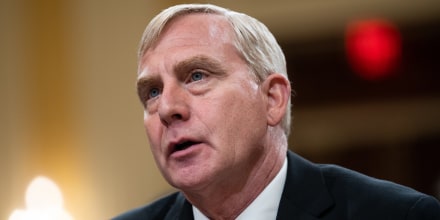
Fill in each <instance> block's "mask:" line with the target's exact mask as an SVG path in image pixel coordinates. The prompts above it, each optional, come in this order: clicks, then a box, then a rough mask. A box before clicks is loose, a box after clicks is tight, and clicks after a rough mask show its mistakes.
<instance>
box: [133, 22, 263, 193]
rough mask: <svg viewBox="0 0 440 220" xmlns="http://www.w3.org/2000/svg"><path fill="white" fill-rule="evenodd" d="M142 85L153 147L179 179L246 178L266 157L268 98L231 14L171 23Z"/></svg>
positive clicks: (188, 184)
mask: <svg viewBox="0 0 440 220" xmlns="http://www.w3.org/2000/svg"><path fill="white" fill-rule="evenodd" d="M138 93H139V96H140V98H141V100H142V102H143V104H144V105H145V113H144V126H145V129H146V133H147V136H148V138H149V141H150V146H151V150H152V152H153V155H154V158H155V160H156V163H157V165H158V167H159V169H160V170H161V172H162V174H163V175H164V177H165V178H166V179H167V181H168V182H169V183H170V184H171V185H173V186H175V187H177V188H179V189H183V190H203V189H206V188H208V187H211V186H221V185H225V184H226V183H228V184H230V182H231V181H236V182H237V183H238V182H241V181H246V179H247V175H252V171H253V170H255V169H256V168H255V167H256V164H259V163H260V162H261V160H262V156H263V155H264V154H265V151H266V149H265V148H264V147H263V146H264V144H263V138H264V137H265V135H266V132H267V119H266V114H267V112H266V111H267V107H266V103H267V98H266V96H265V95H264V93H263V92H262V90H261V87H260V86H259V85H258V84H257V83H256V82H255V80H254V77H253V76H252V74H251V73H250V70H249V68H248V66H247V64H246V62H245V61H244V60H243V59H242V58H241V57H240V55H239V54H238V52H237V51H236V49H235V47H234V46H233V33H232V32H231V27H230V26H229V24H228V23H227V21H226V20H225V19H224V18H223V17H221V16H218V15H206V14H192V15H185V16H183V17H179V18H177V19H175V20H173V21H172V22H171V23H169V24H168V25H167V26H166V28H165V30H164V32H163V33H162V35H161V37H160V39H159V41H158V42H157V44H156V45H155V46H154V47H152V48H150V49H149V50H148V51H147V52H146V53H145V55H144V56H143V59H142V60H141V68H140V73H139V76H138Z"/></svg>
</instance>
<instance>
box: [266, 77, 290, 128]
mask: <svg viewBox="0 0 440 220" xmlns="http://www.w3.org/2000/svg"><path fill="white" fill-rule="evenodd" d="M263 84H264V85H263V86H264V90H265V93H266V95H267V97H266V98H267V123H268V125H270V126H275V125H277V124H280V123H281V121H282V119H283V117H284V115H285V113H286V111H287V105H288V103H289V99H290V83H289V80H287V79H286V77H284V76H283V75H281V74H278V73H273V74H271V75H269V76H268V77H267V78H266V80H265V81H264V82H263Z"/></svg>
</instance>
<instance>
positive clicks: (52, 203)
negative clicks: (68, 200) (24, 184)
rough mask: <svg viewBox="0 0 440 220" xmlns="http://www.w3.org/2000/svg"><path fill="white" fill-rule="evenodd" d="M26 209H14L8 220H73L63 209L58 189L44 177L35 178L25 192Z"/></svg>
mask: <svg viewBox="0 0 440 220" xmlns="http://www.w3.org/2000/svg"><path fill="white" fill-rule="evenodd" d="M25 201H26V209H24V210H21V209H16V210H14V212H12V214H11V216H10V217H9V220H73V217H72V216H71V215H70V214H69V213H68V212H67V211H65V210H64V208H63V195H62V193H61V190H60V189H59V187H58V186H57V185H56V184H55V183H54V182H53V181H52V180H50V179H48V178H46V177H42V176H39V177H36V178H35V179H34V180H33V181H32V182H31V183H30V184H29V186H28V188H27V190H26V196H25Z"/></svg>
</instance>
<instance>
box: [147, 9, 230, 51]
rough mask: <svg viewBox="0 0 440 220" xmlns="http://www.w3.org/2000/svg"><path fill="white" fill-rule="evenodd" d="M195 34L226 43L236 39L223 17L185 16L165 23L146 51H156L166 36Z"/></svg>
mask: <svg viewBox="0 0 440 220" xmlns="http://www.w3.org/2000/svg"><path fill="white" fill-rule="evenodd" d="M194 33H203V34H204V33H206V34H208V36H209V37H210V38H211V39H212V40H216V41H221V42H224V43H227V42H229V43H230V42H231V41H232V40H233V39H234V35H233V31H232V26H231V24H230V23H229V21H228V19H227V18H226V17H225V16H223V15H219V14H213V13H202V12H198V13H191V14H183V15H179V16H176V17H174V18H173V19H170V20H169V21H168V22H167V23H165V24H164V26H163V28H162V30H161V31H160V32H159V33H158V36H157V39H156V40H155V41H154V42H152V44H151V46H150V48H147V50H146V51H148V50H150V49H154V48H155V47H156V46H157V45H158V44H159V43H160V41H161V40H162V39H163V38H164V36H168V37H170V36H171V37H173V36H182V37H184V36H185V35H186V34H188V35H191V34H194ZM146 51H145V52H146ZM145 52H144V54H145Z"/></svg>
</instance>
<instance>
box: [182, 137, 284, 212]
mask: <svg viewBox="0 0 440 220" xmlns="http://www.w3.org/2000/svg"><path fill="white" fill-rule="evenodd" d="M268 139H271V140H272V142H271V143H270V144H268V145H266V146H269V147H266V148H265V149H267V152H265V154H264V155H263V157H262V158H261V159H260V160H259V161H258V162H257V163H256V164H254V165H253V169H252V171H251V172H250V173H249V175H247V176H246V175H244V174H243V175H242V176H243V178H241V179H238V180H236V179H228V180H226V181H225V182H224V183H222V184H220V185H216V186H213V187H207V188H206V189H203V190H199V191H191V192H188V191H184V194H185V197H186V198H187V199H188V200H189V201H190V202H191V203H192V204H193V205H194V206H196V207H197V208H198V209H199V210H200V211H201V212H202V213H203V214H204V215H206V216H208V217H209V218H210V219H235V218H237V217H238V216H239V215H240V213H241V212H243V210H245V209H246V207H248V206H249V205H250V204H251V203H252V202H253V201H254V199H255V198H257V197H258V195H259V194H260V193H261V192H262V191H263V190H264V189H265V188H266V186H267V185H268V184H269V183H270V182H271V181H272V180H273V179H274V178H275V176H276V175H277V174H278V172H279V171H280V169H281V167H282V165H283V162H284V160H285V157H286V151H287V140H286V138H285V136H284V135H283V138H276V140H275V141H274V140H273V137H272V138H268Z"/></svg>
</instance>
